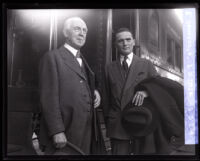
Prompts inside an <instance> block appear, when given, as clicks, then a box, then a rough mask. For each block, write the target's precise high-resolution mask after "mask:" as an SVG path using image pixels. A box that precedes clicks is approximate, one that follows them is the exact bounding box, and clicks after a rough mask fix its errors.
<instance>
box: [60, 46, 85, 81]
mask: <svg viewBox="0 0 200 161" xmlns="http://www.w3.org/2000/svg"><path fill="white" fill-rule="evenodd" d="M60 51H61V56H62V58H63V60H64V63H65V64H66V65H67V66H68V67H70V68H71V69H72V70H73V71H74V72H76V73H77V74H78V75H79V76H81V77H82V78H83V79H85V80H86V77H85V75H84V74H83V73H82V71H81V68H80V65H79V63H78V61H77V60H76V58H75V57H74V56H73V55H72V54H71V53H70V51H69V50H67V49H66V48H65V47H64V46H62V47H61V48H60Z"/></svg>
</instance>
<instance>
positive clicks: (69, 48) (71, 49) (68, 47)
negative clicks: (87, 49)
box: [64, 43, 82, 66]
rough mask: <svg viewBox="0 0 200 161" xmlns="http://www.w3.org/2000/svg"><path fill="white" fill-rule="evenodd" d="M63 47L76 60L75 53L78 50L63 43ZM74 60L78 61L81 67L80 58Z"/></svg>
mask: <svg viewBox="0 0 200 161" xmlns="http://www.w3.org/2000/svg"><path fill="white" fill-rule="evenodd" d="M64 47H65V48H67V49H68V50H69V51H70V52H71V53H72V54H73V55H74V57H75V58H76V54H77V52H79V51H78V50H76V49H75V48H73V47H72V46H70V45H69V44H67V43H65V44H64ZM76 60H77V61H78V63H79V65H80V66H82V59H81V58H76Z"/></svg>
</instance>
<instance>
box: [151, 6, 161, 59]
mask: <svg viewBox="0 0 200 161" xmlns="http://www.w3.org/2000/svg"><path fill="white" fill-rule="evenodd" d="M152 20H153V21H152ZM152 22H154V23H152ZM155 23H156V24H155ZM155 26H157V29H156V27H155ZM152 31H153V33H156V34H157V36H155V35H154V34H152ZM156 37H157V38H156ZM155 38H156V39H155ZM153 41H156V43H152V42H153ZM159 41H160V24H159V14H158V11H157V10H156V9H151V10H150V11H149V16H148V47H149V51H151V52H152V54H154V55H155V56H159V54H160V53H159V50H160V42H159Z"/></svg>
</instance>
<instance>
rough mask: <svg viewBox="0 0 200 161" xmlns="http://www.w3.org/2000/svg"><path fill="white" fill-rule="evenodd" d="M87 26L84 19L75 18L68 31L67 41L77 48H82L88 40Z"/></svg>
mask: <svg viewBox="0 0 200 161" xmlns="http://www.w3.org/2000/svg"><path fill="white" fill-rule="evenodd" d="M86 35H87V26H86V24H85V23H84V22H83V21H80V20H74V21H72V22H71V25H70V27H69V30H67V31H66V35H65V36H66V38H67V43H69V45H71V46H72V47H74V48H76V49H80V48H81V47H82V46H83V45H84V44H85V41H86Z"/></svg>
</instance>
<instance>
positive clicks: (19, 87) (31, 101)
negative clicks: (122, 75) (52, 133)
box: [7, 9, 183, 154]
mask: <svg viewBox="0 0 200 161" xmlns="http://www.w3.org/2000/svg"><path fill="white" fill-rule="evenodd" d="M71 16H79V17H81V18H82V19H83V20H85V21H86V23H87V25H88V36H87V40H86V44H85V46H84V47H83V49H82V53H83V54H84V56H85V58H86V59H87V61H88V63H89V65H90V66H91V68H92V70H93V71H94V72H95V74H96V78H97V80H98V85H99V88H103V87H104V69H105V65H107V64H109V63H110V62H112V61H113V60H116V59H117V58H118V53H117V50H116V48H115V45H114V42H113V36H114V33H115V31H116V30H117V29H118V28H120V27H128V28H130V30H131V31H132V32H133V35H134V37H135V40H136V46H135V47H134V52H135V54H137V55H138V56H140V57H142V58H145V59H149V60H150V61H152V63H153V64H154V65H155V67H156V70H157V71H158V72H159V73H160V75H161V76H163V77H167V78H170V79H173V80H175V81H177V82H179V83H180V84H183V34H182V23H181V21H180V20H179V19H178V17H177V14H176V12H175V10H174V9H57V10H53V9H42V10H41V9H40V10H38V9H23V10H22V9H9V10H8V11H7V85H8V87H7V94H8V96H7V101H8V102H7V105H8V108H7V109H8V110H7V111H8V115H7V116H8V118H7V120H8V140H7V142H8V145H9V146H8V153H9V154H12V153H14V154H15V153H17V151H20V150H19V149H20V148H21V151H23V150H24V149H23V147H24V146H26V147H27V146H28V147H29V148H30V149H31V148H32V147H31V146H32V144H31V139H32V135H33V131H34V130H35V126H34V125H35V119H34V118H35V117H36V116H39V114H40V102H39V90H38V88H39V87H38V66H39V61H40V58H41V57H42V55H44V54H45V53H46V52H47V51H49V50H52V49H55V48H57V47H59V46H61V45H62V44H63V42H64V37H63V35H62V25H63V21H64V19H66V18H68V17H71ZM100 109H101V108H100ZM99 113H102V111H101V110H99ZM19 118H20V119H19ZM102 130H103V129H102ZM24 134H25V135H24ZM14 145H20V146H18V147H16V146H14ZM24 153H25V154H26V153H27V154H32V150H30V151H29V150H28V151H26V152H23V153H21V154H24Z"/></svg>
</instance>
